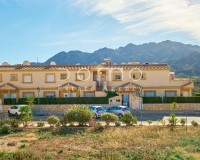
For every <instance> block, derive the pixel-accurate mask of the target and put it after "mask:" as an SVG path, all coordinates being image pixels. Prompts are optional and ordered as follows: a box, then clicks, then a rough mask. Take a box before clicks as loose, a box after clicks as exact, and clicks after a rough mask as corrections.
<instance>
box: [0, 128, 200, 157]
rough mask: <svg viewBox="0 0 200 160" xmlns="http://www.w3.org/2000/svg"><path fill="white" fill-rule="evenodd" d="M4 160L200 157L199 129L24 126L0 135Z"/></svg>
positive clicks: (0, 147) (0, 148) (0, 151)
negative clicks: (40, 127) (37, 127)
mask: <svg viewBox="0 0 200 160" xmlns="http://www.w3.org/2000/svg"><path fill="white" fill-rule="evenodd" d="M0 159H2V160H7V159H10V160H21V159H26V160H29V159H31V160H32V159H33V160H40V159H41V160H45V159H47V160H49V159H52V160H59V159H70V160H76V159H80V160H82V159H91V160H95V159H96V160H98V159H102V160H126V159H127V160H128V159H131V160H193V159H196V160H199V159H200V129H199V128H195V127H189V128H188V130H187V132H186V130H185V127H181V126H179V127H177V128H175V130H174V131H171V130H170V128H168V127H163V126H150V127H147V126H130V127H109V128H105V129H103V130H101V129H100V130H98V129H96V130H94V129H93V128H87V129H82V130H78V129H76V128H75V129H73V128H71V129H69V128H67V127H65V128H62V127H61V128H58V129H32V130H29V129H24V130H22V131H19V132H14V133H11V134H9V135H5V136H0Z"/></svg>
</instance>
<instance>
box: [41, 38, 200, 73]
mask: <svg viewBox="0 0 200 160" xmlns="http://www.w3.org/2000/svg"><path fill="white" fill-rule="evenodd" d="M104 58H110V59H111V60H112V63H122V62H125V63H127V62H141V63H147V62H148V63H151V62H157V63H168V64H169V65H170V67H171V70H172V71H175V72H176V76H177V77H200V46H198V45H191V44H183V43H180V42H173V41H169V40H166V41H162V42H159V43H154V42H150V43H144V44H141V45H135V44H132V43H130V44H128V45H126V46H124V47H119V48H117V49H110V48H106V47H105V48H101V49H99V50H96V51H94V52H93V53H89V52H82V51H76V50H74V51H69V52H65V51H62V52H59V53H57V54H56V55H54V56H53V57H51V58H49V59H48V60H47V61H46V62H44V64H49V63H50V62H51V61H54V62H56V64H77V63H80V64H99V63H102V62H103V59H104Z"/></svg>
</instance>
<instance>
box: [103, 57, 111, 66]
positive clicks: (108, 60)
mask: <svg viewBox="0 0 200 160" xmlns="http://www.w3.org/2000/svg"><path fill="white" fill-rule="evenodd" d="M103 62H104V63H105V64H106V65H110V64H111V60H110V59H107V58H105V59H104V60H103Z"/></svg>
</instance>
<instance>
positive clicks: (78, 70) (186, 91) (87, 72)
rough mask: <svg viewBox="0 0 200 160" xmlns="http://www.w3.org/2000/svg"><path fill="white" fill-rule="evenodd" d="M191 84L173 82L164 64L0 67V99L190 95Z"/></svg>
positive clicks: (7, 65)
mask: <svg viewBox="0 0 200 160" xmlns="http://www.w3.org/2000/svg"><path fill="white" fill-rule="evenodd" d="M193 87H194V86H193V82H192V81H191V80H190V79H177V78H175V74H174V72H170V67H169V65H168V64H158V63H139V62H129V63H121V64H112V63H111V61H110V60H109V59H104V62H103V63H101V64H90V65H81V64H76V65H56V63H55V62H51V64H49V65H30V63H29V62H28V61H24V63H23V64H17V65H9V64H8V63H7V62H4V63H3V64H2V65H1V66H0V99H2V100H3V99H4V98H25V97H28V96H34V97H104V96H106V92H105V91H117V92H118V93H119V95H122V99H123V101H124V102H125V101H128V99H129V98H128V97H129V96H130V95H133V96H141V97H142V96H147V97H150V96H161V97H163V96H191V95H192V89H193Z"/></svg>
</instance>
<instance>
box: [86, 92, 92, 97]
mask: <svg viewBox="0 0 200 160" xmlns="http://www.w3.org/2000/svg"><path fill="white" fill-rule="evenodd" d="M84 97H94V92H84Z"/></svg>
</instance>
